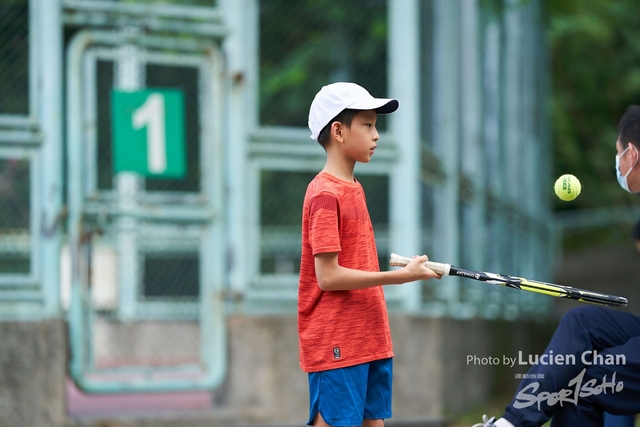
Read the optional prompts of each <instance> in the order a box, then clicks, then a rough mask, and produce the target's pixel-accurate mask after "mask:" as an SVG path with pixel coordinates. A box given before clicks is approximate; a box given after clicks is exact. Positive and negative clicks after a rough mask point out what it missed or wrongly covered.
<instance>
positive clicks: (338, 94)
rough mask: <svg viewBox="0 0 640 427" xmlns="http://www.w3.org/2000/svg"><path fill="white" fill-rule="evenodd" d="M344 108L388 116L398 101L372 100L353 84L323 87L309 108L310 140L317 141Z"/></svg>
mask: <svg viewBox="0 0 640 427" xmlns="http://www.w3.org/2000/svg"><path fill="white" fill-rule="evenodd" d="M346 108H349V109H352V110H376V112H378V113H379V114H389V113H393V112H394V111H396V110H397V109H398V101H397V100H395V99H387V98H374V97H373V96H371V94H370V93H369V92H367V90H366V89H365V88H363V87H362V86H359V85H357V84H355V83H344V82H339V83H332V84H330V85H327V86H323V87H322V89H320V92H318V93H317V94H316V96H315V98H313V102H312V103H311V108H309V129H310V130H311V137H310V138H311V139H315V140H316V141H317V140H318V135H319V134H320V131H321V130H322V129H324V127H325V126H326V125H328V124H329V122H330V121H331V120H332V119H333V118H334V117H336V116H337V115H338V114H340V113H341V112H342V110H344V109H346Z"/></svg>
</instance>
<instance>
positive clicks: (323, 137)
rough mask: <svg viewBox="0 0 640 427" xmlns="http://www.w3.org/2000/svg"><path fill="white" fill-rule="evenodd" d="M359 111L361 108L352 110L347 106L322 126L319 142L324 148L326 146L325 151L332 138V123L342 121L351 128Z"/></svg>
mask: <svg viewBox="0 0 640 427" xmlns="http://www.w3.org/2000/svg"><path fill="white" fill-rule="evenodd" d="M359 112H360V110H351V109H349V108H345V109H344V110H342V111H341V112H340V113H339V114H338V115H337V116H335V117H334V118H333V119H331V120H330V121H329V123H328V124H327V125H326V126H325V127H323V128H322V130H321V131H320V133H319V134H318V144H320V145H321V146H322V148H324V151H327V143H328V142H329V139H330V138H331V123H333V122H340V123H342V124H343V125H344V126H346V127H347V128H349V129H351V123H352V122H353V119H354V118H355V117H356V115H357V114H358V113H359Z"/></svg>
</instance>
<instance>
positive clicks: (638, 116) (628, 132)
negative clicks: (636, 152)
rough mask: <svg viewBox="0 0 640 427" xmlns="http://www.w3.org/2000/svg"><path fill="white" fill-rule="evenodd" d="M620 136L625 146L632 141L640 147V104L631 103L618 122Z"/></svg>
mask: <svg viewBox="0 0 640 427" xmlns="http://www.w3.org/2000/svg"><path fill="white" fill-rule="evenodd" d="M618 137H619V138H620V143H621V144H622V146H623V147H626V145H627V143H628V142H632V143H633V145H635V146H636V148H639V149H640V105H630V106H629V107H628V108H627V111H625V112H624V115H623V116H622V118H621V119H620V123H619V124H618Z"/></svg>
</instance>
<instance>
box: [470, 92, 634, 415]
mask: <svg viewBox="0 0 640 427" xmlns="http://www.w3.org/2000/svg"><path fill="white" fill-rule="evenodd" d="M616 151H617V154H616V158H615V160H616V163H615V165H616V167H615V170H616V176H617V178H618V183H619V184H620V187H622V189H623V190H625V191H628V192H629V193H638V192H640V167H639V166H638V159H639V158H640V106H636V105H633V106H630V107H629V108H627V111H626V112H625V113H624V115H623V116H622V118H621V119H620V123H619V125H618V140H617V141H616ZM551 352H553V354H554V355H562V356H563V357H564V356H567V355H572V356H573V357H574V359H573V360H575V363H570V364H563V365H557V364H555V365H554V364H547V365H542V364H540V365H532V366H531V368H530V369H529V371H528V373H529V374H530V375H529V378H532V379H526V380H523V381H522V382H521V383H520V385H519V387H518V391H517V393H516V395H515V396H514V399H513V401H512V402H511V403H510V404H509V405H508V406H507V408H506V413H505V414H504V415H503V416H502V418H500V419H498V420H497V421H495V420H494V419H493V418H491V419H487V417H486V416H484V417H483V422H482V423H480V424H476V425H475V426H474V427H476V426H478V427H537V426H542V425H543V424H544V423H546V422H547V421H548V420H549V419H551V418H552V417H553V419H552V421H551V426H552V427H567V426H579V427H602V426H603V425H604V421H603V412H605V411H606V412H608V413H611V414H616V415H632V414H637V413H640V398H639V396H640V317H639V316H634V315H633V314H631V313H627V312H624V311H619V310H613V309H607V308H602V307H590V306H585V307H579V308H574V309H573V310H571V311H569V312H567V313H566V314H565V315H564V317H563V318H562V320H561V321H560V324H559V325H558V328H557V329H556V331H555V332H554V334H553V337H552V338H551V341H550V342H549V345H548V346H547V349H546V350H545V354H551ZM596 354H598V355H599V357H600V359H598V358H597V357H596V356H595V355H596ZM607 361H614V362H613V363H609V362H607ZM603 362H604V363H603ZM612 385H613V387H612ZM598 387H601V388H600V389H598ZM558 396H564V397H563V398H562V401H560V399H559V398H558Z"/></svg>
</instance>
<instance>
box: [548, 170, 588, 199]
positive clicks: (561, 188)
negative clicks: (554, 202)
mask: <svg viewBox="0 0 640 427" xmlns="http://www.w3.org/2000/svg"><path fill="white" fill-rule="evenodd" d="M553 189H554V190H555V191H556V196H558V197H559V198H560V200H564V201H565V202H570V201H571V200H574V199H575V198H576V197H578V196H579V195H580V191H581V190H582V185H580V181H579V180H578V178H576V177H575V176H573V175H571V174H565V175H562V176H561V177H560V178H558V179H557V180H556V183H555V185H554V186H553Z"/></svg>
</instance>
